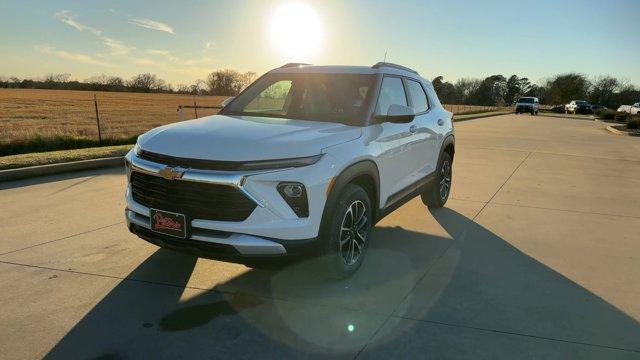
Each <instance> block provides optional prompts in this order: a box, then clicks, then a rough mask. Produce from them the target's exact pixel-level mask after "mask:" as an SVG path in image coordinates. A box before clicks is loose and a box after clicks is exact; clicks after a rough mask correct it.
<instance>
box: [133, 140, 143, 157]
mask: <svg viewBox="0 0 640 360" xmlns="http://www.w3.org/2000/svg"><path fill="white" fill-rule="evenodd" d="M140 151H142V148H140V145H138V142H137V141H136V145H135V146H134V147H133V153H134V154H136V156H138V155H140Z"/></svg>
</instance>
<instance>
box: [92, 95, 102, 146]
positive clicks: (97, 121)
mask: <svg viewBox="0 0 640 360" xmlns="http://www.w3.org/2000/svg"><path fill="white" fill-rule="evenodd" d="M93 105H94V106H95V108H96V123H97V124H98V141H100V145H102V130H100V115H99V114H98V99H97V98H96V93H93Z"/></svg>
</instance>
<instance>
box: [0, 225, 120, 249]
mask: <svg viewBox="0 0 640 360" xmlns="http://www.w3.org/2000/svg"><path fill="white" fill-rule="evenodd" d="M123 222H124V221H120V222H117V223H115V224H110V225H105V226H101V227H99V228H96V229H92V230H87V231H83V232H80V233H77V234H73V235H68V236H65V237H61V238H58V239H53V240H49V241H45V242H42V243H39V244H34V245H30V246H27V247H24V248H20V249H16V250H11V251H7V252H5V253H2V254H0V256H4V255H8V254H13V253H15V252H18V251H22V250H28V249H31V248H34V247H37V246H40V245H46V244H51V243H53V242H56V241H60V240H66V239H70V238H72V237H75V236H80V235H86V234H89V233H92V232H94V231H98V230H102V229H106V228H108V227H112V226H116V225H119V224H122V223H123Z"/></svg>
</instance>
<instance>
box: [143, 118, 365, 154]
mask: <svg viewBox="0 0 640 360" xmlns="http://www.w3.org/2000/svg"><path fill="white" fill-rule="evenodd" d="M361 134H362V129H361V128H360V127H355V126H347V125H343V124H337V123H329V122H318V121H303V120H289V119H276V118H265V117H253V116H227V115H213V116H207V117H203V118H200V119H197V120H190V121H183V122H178V123H173V124H169V125H165V126H161V127H159V128H155V129H153V130H150V131H149V132H147V133H145V134H143V135H141V136H140V138H139V139H138V144H139V145H140V147H141V148H142V149H143V150H146V151H151V152H155V153H159V154H164V155H170V156H176V157H185V158H193V159H206V160H221V161H251V160H270V159H286V158H297V157H305V156H313V155H317V154H320V153H321V151H322V149H324V148H326V147H330V146H333V145H337V144H340V143H344V142H347V141H351V140H354V139H357V138H358V137H360V136H361Z"/></svg>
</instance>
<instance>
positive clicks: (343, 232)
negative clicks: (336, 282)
mask: <svg viewBox="0 0 640 360" xmlns="http://www.w3.org/2000/svg"><path fill="white" fill-rule="evenodd" d="M372 224H373V216H372V211H371V201H370V200H369V196H368V195H367V193H366V191H364V189H363V188H361V187H360V186H357V185H353V184H349V185H347V186H346V187H345V188H344V190H343V191H342V193H341V194H340V197H339V199H338V201H337V203H336V206H335V208H334V209H333V215H332V218H331V221H330V224H329V226H330V227H329V229H327V232H328V234H327V235H328V236H329V242H328V249H327V254H326V255H327V259H326V260H327V261H325V264H326V266H328V267H329V269H328V270H329V273H330V274H331V275H335V276H336V277H338V278H347V277H350V276H351V275H353V274H354V273H355V272H356V271H357V270H358V268H360V265H362V262H363V260H364V257H365V254H366V251H367V248H368V247H369V242H368V237H369V232H370V230H371V227H372Z"/></svg>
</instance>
